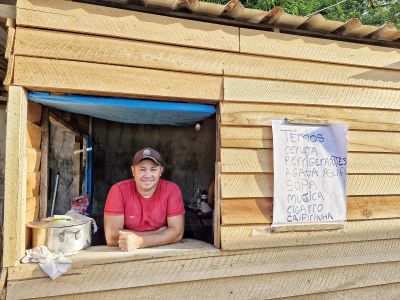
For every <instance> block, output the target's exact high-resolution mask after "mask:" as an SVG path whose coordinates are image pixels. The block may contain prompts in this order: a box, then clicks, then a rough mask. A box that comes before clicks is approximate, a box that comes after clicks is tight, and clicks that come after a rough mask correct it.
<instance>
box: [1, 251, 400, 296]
mask: <svg viewBox="0 0 400 300" xmlns="http://www.w3.org/2000/svg"><path fill="white" fill-rule="evenodd" d="M343 251H346V250H345V249H343ZM320 255H321V254H320ZM253 259H254V257H253ZM307 261H308V260H307ZM268 263H269V262H265V263H264V264H268ZM297 263H298V261H295V262H293V264H297ZM245 266H246V265H243V266H242V268H244V269H246V267H245ZM399 267H400V262H397V261H396V262H388V263H381V264H380V263H375V264H368V265H355V266H346V267H337V268H326V269H324V268H317V269H313V270H305V271H293V272H281V273H273V274H256V275H250V276H232V277H225V278H210V277H208V278H205V279H204V280H194V281H188V282H187V281H186V282H176V283H170V284H154V285H147V286H146V285H142V286H140V287H130V286H128V287H124V288H121V289H117V288H113V286H110V284H108V286H110V288H108V289H106V290H105V289H104V286H105V285H107V284H106V283H105V281H103V280H99V281H98V283H97V284H96V287H98V286H99V285H101V284H102V288H103V289H104V290H101V291H96V292H92V293H82V290H83V289H80V290H79V291H78V292H76V294H79V295H77V296H76V297H74V298H77V299H99V298H101V297H104V298H110V299H112V298H115V299H161V298H162V296H164V297H166V298H174V299H186V298H190V297H192V296H193V291H196V297H199V298H207V297H208V298H213V299H226V298H237V299H259V298H263V299H276V298H281V297H288V296H298V295H304V294H310V293H323V292H330V291H335V290H339V289H343V288H347V289H349V288H361V287H368V286H373V285H383V284H391V283H397V282H399V280H400V275H399V272H398V268H399ZM127 272H128V271H125V273H127ZM215 272H217V273H219V271H215ZM104 273H107V272H105V271H104V269H103V274H104ZM158 273H160V271H159V270H158ZM179 273H180V272H175V274H179ZM185 273H186V272H185ZM185 273H184V274H185ZM127 274H130V272H129V273H127ZM184 274H182V275H184ZM371 274H373V276H372V275H371ZM104 276H105V274H104V275H103V277H104ZM87 277H89V278H90V277H91V276H90V275H87ZM165 277H167V276H165ZM175 277H176V275H175V276H174V278H175ZM188 277H189V276H188ZM128 278H129V279H131V278H132V277H131V276H125V278H121V280H119V281H122V279H125V280H124V282H126V281H127V279H128ZM189 278H190V277H189ZM349 278H351V279H352V280H350V279H349ZM354 278H356V279H357V280H355V279H354ZM86 280H87V279H86ZM44 282H45V281H44V280H40V281H39V280H35V279H33V280H32V281H24V282H23V283H24V284H25V285H23V284H22V282H21V283H18V282H16V283H15V285H14V286H10V287H8V293H10V294H8V295H10V297H14V298H18V299H26V298H25V297H24V295H26V293H27V291H30V290H32V292H31V297H35V296H36V295H39V296H38V297H46V298H47V297H49V296H52V295H54V294H60V293H61V288H60V284H58V285H57V283H60V282H65V283H66V284H69V286H70V289H75V290H77V287H78V288H79V285H75V286H77V287H75V286H74V284H73V283H72V278H71V277H70V276H68V279H67V276H65V278H63V281H61V280H59V281H51V282H50V281H49V280H48V279H46V284H45V283H44ZM75 282H76V281H75ZM130 282H131V285H133V284H132V280H131V281H130ZM304 282H305V283H306V284H304ZM116 283H117V284H118V285H122V284H121V283H120V282H118V281H116ZM301 283H303V284H301ZM38 285H39V286H41V287H42V288H41V289H37V288H35V287H37V286H38ZM91 286H92V285H90V287H91ZM114 286H115V285H114ZM51 287H54V288H53V289H52V292H51V293H49V292H48V291H49V289H50V288H51ZM293 287H296V288H293ZM28 288H29V289H28ZM84 288H86V286H85V287H84ZM17 289H19V290H17ZM65 290H66V288H65V287H64V288H63V289H62V291H65ZM23 292H25V294H23ZM46 292H47V293H46ZM68 292H69V291H68ZM69 293H70V292H69ZM161 295H162V296H161ZM266 295H267V296H266ZM71 296H75V295H71V294H68V295H65V296H64V295H56V296H53V297H54V298H53V297H51V298H50V297H49V298H48V299H56V298H57V299H69V298H71Z"/></svg>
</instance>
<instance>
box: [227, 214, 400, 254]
mask: <svg viewBox="0 0 400 300" xmlns="http://www.w3.org/2000/svg"><path fill="white" fill-rule="evenodd" d="M399 226H400V219H384V220H368V221H350V222H346V223H345V225H344V229H342V230H331V231H312V232H279V233H271V227H270V226H269V225H237V226H222V227H221V243H222V245H221V247H222V249H223V250H237V249H253V248H254V249H255V248H269V247H289V246H290V247H291V246H300V245H317V244H331V243H345V242H358V241H372V240H386V239H392V238H393V239H398V238H399V237H400V232H399Z"/></svg>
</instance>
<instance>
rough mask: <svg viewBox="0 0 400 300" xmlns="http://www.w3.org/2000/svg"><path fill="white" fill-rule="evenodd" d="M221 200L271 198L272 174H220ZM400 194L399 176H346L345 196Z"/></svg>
mask: <svg viewBox="0 0 400 300" xmlns="http://www.w3.org/2000/svg"><path fill="white" fill-rule="evenodd" d="M221 192H222V198H253V197H256V198H264V197H273V175H272V174H265V173H263V174H222V175H221ZM397 194H400V175H348V177H347V196H373V195H397Z"/></svg>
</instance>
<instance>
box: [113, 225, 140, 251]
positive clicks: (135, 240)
mask: <svg viewBox="0 0 400 300" xmlns="http://www.w3.org/2000/svg"><path fill="white" fill-rule="evenodd" d="M118 246H119V247H120V248H121V250H122V251H132V250H135V249H138V248H141V247H142V246H143V237H141V236H139V235H137V234H136V233H134V232H127V231H122V230H120V231H119V239H118Z"/></svg>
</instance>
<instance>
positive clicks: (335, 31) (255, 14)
mask: <svg viewBox="0 0 400 300" xmlns="http://www.w3.org/2000/svg"><path fill="white" fill-rule="evenodd" d="M78 2H86V3H96V4H100V5H107V4H108V5H109V4H111V5H112V6H117V7H120V8H128V9H132V7H133V6H139V7H140V6H141V7H146V8H149V9H150V11H149V12H151V9H152V8H154V9H155V11H154V12H155V13H158V14H160V13H162V11H164V12H165V11H166V10H167V11H172V12H185V13H186V15H187V17H188V18H190V16H193V15H197V16H207V17H210V18H213V19H212V21H213V22H215V21H216V19H215V18H221V19H231V20H236V21H238V22H245V23H249V24H258V25H265V29H270V28H271V26H272V27H275V28H277V29H283V30H284V29H288V30H302V31H303V32H310V33H319V34H325V35H329V36H327V38H332V35H335V36H336V37H352V38H356V39H365V41H364V42H368V41H367V40H369V41H371V40H375V41H386V42H394V43H393V46H399V45H400V29H397V28H396V27H395V26H394V24H393V23H387V24H385V25H383V26H380V27H379V26H372V25H364V24H362V22H361V21H360V20H359V19H356V18H354V19H350V20H348V21H347V22H341V21H332V20H327V19H325V17H324V16H323V15H321V14H315V15H312V16H309V17H307V16H297V15H291V14H288V13H286V12H285V11H284V9H283V8H282V7H274V8H273V9H271V10H269V11H263V10H259V9H251V8H246V7H245V6H244V5H243V4H242V3H241V2H240V1H239V0H230V1H229V2H228V3H227V4H225V5H222V4H216V3H209V2H204V1H199V0H133V1H132V0H83V1H78ZM133 9H134V8H133ZM179 16H180V17H185V16H184V15H183V14H180V15H179ZM202 20H204V19H202ZM205 21H207V20H206V19H205ZM233 25H234V24H233ZM239 25H240V24H239ZM257 29H260V26H257ZM358 41H361V40H358ZM385 45H387V44H385Z"/></svg>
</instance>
